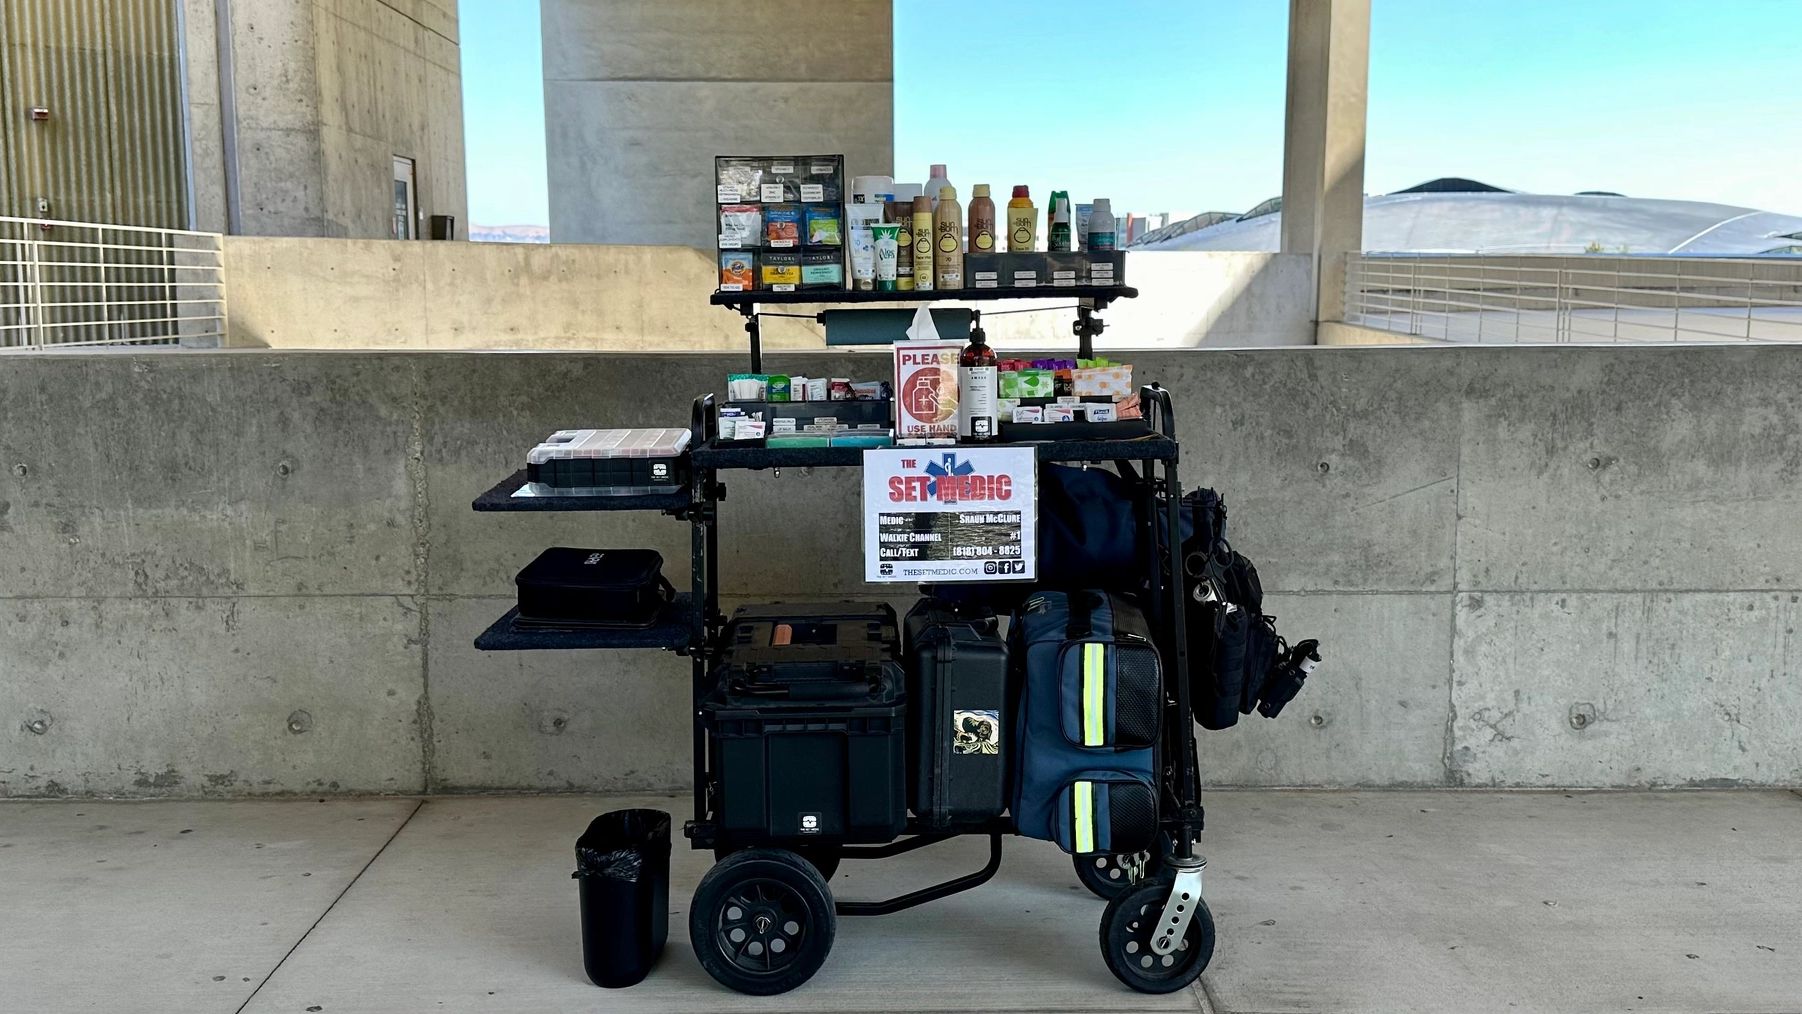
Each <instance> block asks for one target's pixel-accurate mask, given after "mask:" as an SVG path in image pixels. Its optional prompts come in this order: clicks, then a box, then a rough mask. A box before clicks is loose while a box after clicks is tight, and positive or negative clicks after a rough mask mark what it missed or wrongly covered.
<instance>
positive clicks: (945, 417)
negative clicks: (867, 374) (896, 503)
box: [866, 341, 963, 467]
mask: <svg viewBox="0 0 1802 1014" xmlns="http://www.w3.org/2000/svg"><path fill="white" fill-rule="evenodd" d="M894 348H895V441H896V442H897V443H930V442H938V443H945V444H954V443H956V442H957V356H958V353H959V352H961V351H963V344H962V343H961V342H931V341H903V342H896V343H895V346H894ZM866 467H867V465H866Z"/></svg>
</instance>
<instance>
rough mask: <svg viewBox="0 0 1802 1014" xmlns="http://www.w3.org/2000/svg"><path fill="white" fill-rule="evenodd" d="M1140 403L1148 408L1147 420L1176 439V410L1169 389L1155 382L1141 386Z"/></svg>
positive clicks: (1160, 431)
mask: <svg viewBox="0 0 1802 1014" xmlns="http://www.w3.org/2000/svg"><path fill="white" fill-rule="evenodd" d="M1139 404H1140V405H1142V406H1145V408H1146V409H1147V412H1146V421H1148V422H1149V423H1150V424H1151V428H1152V429H1153V430H1155V431H1156V432H1159V433H1162V434H1163V435H1164V436H1167V437H1169V438H1170V439H1172V440H1175V439H1176V412H1175V411H1174V410H1173V409H1171V407H1170V392H1169V391H1167V390H1165V389H1164V388H1162V387H1160V386H1158V385H1157V384H1155V383H1153V384H1146V385H1145V386H1144V387H1141V388H1139ZM1151 410H1155V411H1151Z"/></svg>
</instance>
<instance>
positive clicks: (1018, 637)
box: [1008, 591, 1164, 855]
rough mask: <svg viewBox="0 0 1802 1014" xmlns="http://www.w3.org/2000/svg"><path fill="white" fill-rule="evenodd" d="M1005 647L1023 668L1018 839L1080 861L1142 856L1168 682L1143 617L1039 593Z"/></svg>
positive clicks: (1101, 601) (1081, 595)
mask: <svg viewBox="0 0 1802 1014" xmlns="http://www.w3.org/2000/svg"><path fill="white" fill-rule="evenodd" d="M1008 636H1009V638H1010V640H1011V641H1012V642H1013V651H1012V657H1013V659H1014V660H1015V664H1016V665H1018V666H1019V667H1020V671H1019V685H1020V701H1019V708H1018V714H1017V729H1018V734H1017V735H1016V736H1015V737H1014V742H1015V744H1017V746H1016V749H1017V750H1018V751H1019V754H1018V758H1017V761H1016V764H1015V771H1016V777H1015V783H1014V796H1013V814H1014V823H1015V825H1016V826H1017V828H1018V829H1019V831H1020V833H1021V834H1023V835H1026V836H1027V837H1029V838H1043V839H1046V840H1048V841H1054V842H1057V843H1058V845H1060V846H1062V847H1063V849H1064V850H1065V851H1067V852H1072V853H1075V854H1078V855H1081V854H1084V853H1095V852H1107V853H1122V852H1138V851H1140V850H1142V849H1145V848H1149V847H1150V846H1151V844H1152V842H1153V841H1155V840H1156V835H1157V811H1158V789H1157V772H1158V734H1159V731H1160V729H1161V727H1162V722H1163V713H1164V679H1163V664H1162V661H1161V659H1160V658H1159V655H1158V650H1157V647H1156V645H1155V644H1154V643H1153V641H1152V636H1151V628H1150V626H1149V625H1148V624H1147V623H1146V621H1145V614H1144V613H1143V612H1141V611H1140V610H1139V608H1138V606H1136V605H1134V604H1133V602H1132V600H1131V599H1130V598H1128V597H1126V596H1123V595H1118V594H1111V593H1108V592H1100V591H1083V592H1043V593H1040V594H1037V595H1034V596H1033V597H1031V598H1029V599H1027V600H1026V602H1025V603H1024V604H1023V605H1021V607H1020V609H1019V611H1018V612H1016V613H1015V614H1014V621H1013V626H1012V628H1011V629H1010V630H1009V632H1008Z"/></svg>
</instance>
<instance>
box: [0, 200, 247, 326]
mask: <svg viewBox="0 0 1802 1014" xmlns="http://www.w3.org/2000/svg"><path fill="white" fill-rule="evenodd" d="M225 326H226V314H225V267H224V257H223V253H222V248H221V243H220V237H219V234H218V233H211V232H187V231H184V230H180V229H150V228H144V227H140V226H130V225H99V224H95V223H91V222H62V221H54V220H49V219H36V218H7V217H0V350H5V349H46V348H72V347H80V346H92V345H179V344H189V345H202V346H214V345H220V344H223V341H224V337H225Z"/></svg>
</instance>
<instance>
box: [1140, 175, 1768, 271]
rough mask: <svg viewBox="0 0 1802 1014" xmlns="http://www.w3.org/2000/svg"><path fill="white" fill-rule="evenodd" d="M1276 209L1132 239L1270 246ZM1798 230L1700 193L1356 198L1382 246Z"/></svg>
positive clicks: (1742, 237) (1643, 239)
mask: <svg viewBox="0 0 1802 1014" xmlns="http://www.w3.org/2000/svg"><path fill="white" fill-rule="evenodd" d="M1450 182H1453V181H1451V180H1446V181H1438V180H1435V181H1433V182H1432V183H1431V184H1422V186H1423V187H1424V186H1433V185H1435V184H1440V183H1450ZM1459 182H1463V181H1459ZM1412 189H1419V188H1412ZM1282 217H1283V216H1282V213H1281V212H1280V211H1279V212H1277V213H1275V214H1268V215H1261V216H1258V217H1255V218H1240V219H1233V220H1231V221H1225V222H1220V223H1217V224H1215V225H1211V226H1208V227H1207V228H1203V229H1197V230H1195V231H1193V232H1188V233H1185V234H1182V235H1175V236H1171V237H1169V238H1168V239H1158V240H1155V241H1154V242H1150V243H1144V244H1135V245H1134V246H1133V249H1134V250H1270V251H1274V250H1276V249H1277V248H1278V245H1279V242H1280V237H1281V235H1282ZM1799 231H1802V218H1798V217H1796V216H1794V215H1781V214H1777V213H1776V212H1770V211H1759V210H1757V209H1755V208H1741V207H1735V206H1733V205H1729V204H1709V203H1706V202H1702V201H1666V200H1656V199H1650V198H1640V197H1607V196H1600V195H1584V194H1573V195H1562V194H1521V193H1512V192H1509V191H1487V192H1470V191H1455V192H1453V191H1441V190H1434V191H1427V192H1421V193H1411V192H1403V193H1396V194H1384V195H1382V196H1380V197H1367V198H1365V199H1364V249H1366V250H1369V251H1382V252H1396V253H1399V252H1410V253H1496V254H1521V253H1558V254H1569V253H1585V252H1602V253H1613V254H1619V253H1628V254H1686V255H1691V256H1740V257H1746V256H1754V255H1758V254H1766V253H1776V254H1781V253H1784V252H1786V251H1785V248H1793V247H1794V246H1795V240H1794V238H1793V237H1789V236H1788V234H1791V233H1796V232H1799Z"/></svg>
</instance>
